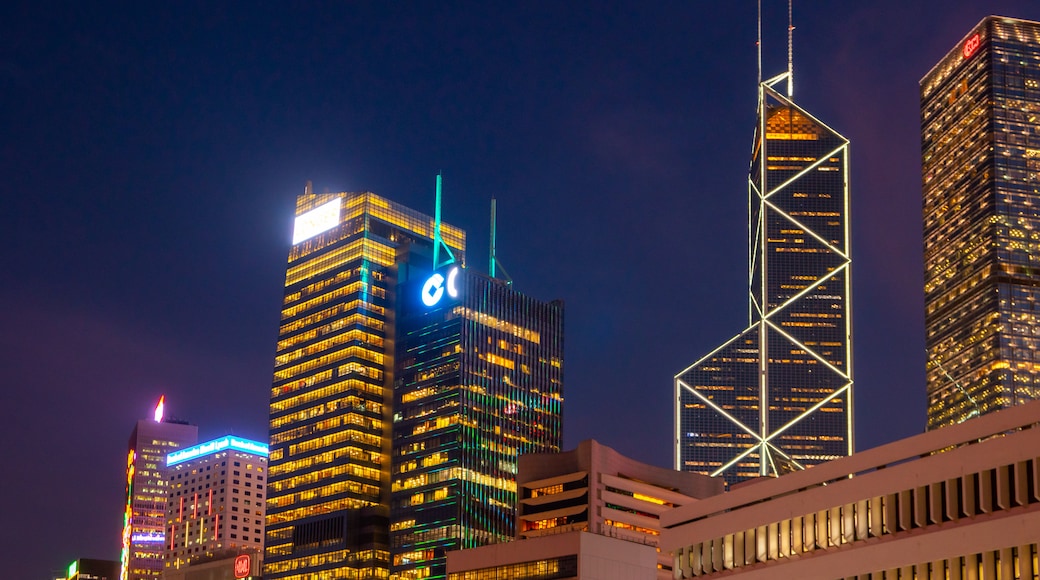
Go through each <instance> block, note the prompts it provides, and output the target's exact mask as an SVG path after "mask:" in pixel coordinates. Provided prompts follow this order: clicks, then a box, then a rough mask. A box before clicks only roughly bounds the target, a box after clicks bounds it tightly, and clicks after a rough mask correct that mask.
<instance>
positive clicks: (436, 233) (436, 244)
mask: <svg viewBox="0 0 1040 580" xmlns="http://www.w3.org/2000/svg"><path fill="white" fill-rule="evenodd" d="M441 246H444V251H445V252H447V253H448V258H447V259H446V260H445V261H444V263H443V264H441V263H440V250H441ZM453 262H455V254H453V253H452V252H451V248H449V247H448V244H445V243H444V238H442V237H441V174H440V172H439V171H438V172H437V201H436V206H435V207H434V210H433V269H434V270H436V269H438V268H440V267H441V266H447V265H448V264H451V263H453Z"/></svg>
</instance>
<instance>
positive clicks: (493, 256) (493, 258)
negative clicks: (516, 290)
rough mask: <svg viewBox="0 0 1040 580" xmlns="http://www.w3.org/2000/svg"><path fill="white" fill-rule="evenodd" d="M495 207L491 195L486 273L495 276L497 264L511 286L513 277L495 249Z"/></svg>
mask: <svg viewBox="0 0 1040 580" xmlns="http://www.w3.org/2000/svg"><path fill="white" fill-rule="evenodd" d="M495 207H496V205H495V198H493V197H492V198H491V244H490V246H489V248H490V251H489V254H490V256H489V259H488V274H490V275H491V277H492V278H496V277H497V276H496V275H495V267H496V266H497V267H498V268H499V269H501V270H502V275H503V276H505V281H506V284H508V285H510V286H512V285H513V278H512V277H511V276H510V275H509V272H506V269H505V267H503V266H502V264H501V263H500V262H499V261H498V250H497V247H496V243H495V222H496V221H497V217H496V210H495Z"/></svg>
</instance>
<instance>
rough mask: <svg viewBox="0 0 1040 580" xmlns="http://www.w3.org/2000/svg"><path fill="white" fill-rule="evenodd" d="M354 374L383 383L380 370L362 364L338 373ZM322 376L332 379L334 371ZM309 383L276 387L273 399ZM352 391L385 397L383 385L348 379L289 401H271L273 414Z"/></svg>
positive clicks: (341, 368)
mask: <svg viewBox="0 0 1040 580" xmlns="http://www.w3.org/2000/svg"><path fill="white" fill-rule="evenodd" d="M361 370H363V371H364V372H359V371H361ZM352 374H353V375H358V374H360V375H362V376H366V377H369V378H371V379H372V380H376V381H381V380H382V378H383V371H381V370H379V369H373V368H371V367H365V366H363V365H361V364H360V363H350V364H349V365H343V366H341V367H339V369H338V372H337V375H338V376H341V377H342V376H346V375H352ZM321 375H322V376H323V378H332V371H331V370H328V371H324V372H323V373H321ZM315 376H318V375H315ZM308 382H310V381H298V382H297V384H286V385H282V386H279V387H275V388H273V389H272V398H273V397H275V396H278V395H281V394H285V393H291V392H293V391H297V390H301V389H305V388H307V387H308V386H309V385H301V384H299V383H308ZM351 391H358V392H360V393H366V394H371V395H378V396H379V398H380V399H381V398H382V395H383V386H382V385H381V384H372V383H371V382H368V381H362V380H359V379H347V380H345V381H340V382H338V383H333V384H331V385H327V386H324V387H322V388H320V389H307V390H306V391H304V392H303V393H301V394H299V395H297V396H295V397H292V398H289V399H280V400H277V401H271V413H276V412H280V411H285V410H287V409H292V408H293V407H297V406H299V405H303V404H306V403H310V402H312V401H317V400H319V399H325V398H328V397H331V396H333V395H338V394H342V393H349V392H351ZM366 408H367V403H366Z"/></svg>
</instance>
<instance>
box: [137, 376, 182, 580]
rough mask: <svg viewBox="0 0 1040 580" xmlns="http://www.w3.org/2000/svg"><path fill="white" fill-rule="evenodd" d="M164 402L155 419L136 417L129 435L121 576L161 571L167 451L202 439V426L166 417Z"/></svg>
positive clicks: (147, 579) (144, 576) (146, 577)
mask: <svg viewBox="0 0 1040 580" xmlns="http://www.w3.org/2000/svg"><path fill="white" fill-rule="evenodd" d="M164 406H165V397H162V398H160V399H159V404H158V405H156V408H155V413H154V416H153V418H152V419H149V420H141V421H138V422H137V426H135V427H134V430H133V432H132V433H131V434H130V445H129V447H130V450H129V452H128V453H127V456H126V506H125V509H124V513H123V536H122V550H121V552H120V559H119V566H120V567H119V578H120V580H154V579H156V578H159V577H160V576H161V575H162V571H163V560H162V556H163V549H164V545H165V542H166V534H165V529H166V498H167V495H168V491H169V488H168V485H167V481H166V479H165V477H164V475H163V474H164V472H165V469H166V456H167V454H169V453H171V452H173V451H175V450H177V449H180V448H182V447H187V446H189V445H194V444H195V442H196V441H198V437H199V428H198V427H196V426H195V425H188V424H187V423H184V422H179V421H174V420H172V419H167V418H166V417H165V415H164Z"/></svg>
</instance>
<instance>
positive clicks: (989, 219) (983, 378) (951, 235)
mask: <svg viewBox="0 0 1040 580" xmlns="http://www.w3.org/2000/svg"><path fill="white" fill-rule="evenodd" d="M921 155H922V168H921V169H922V172H923V190H924V266H925V275H924V277H925V282H924V291H925V331H926V347H927V357H928V360H927V385H928V386H927V391H928V428H929V429H934V428H936V427H941V426H943V425H949V424H953V423H959V422H961V421H963V420H965V419H967V418H970V417H974V416H975V415H979V414H985V413H989V412H992V411H995V410H998V409H1002V408H1004V407H1009V406H1012V405H1017V404H1020V403H1022V402H1025V401H1030V400H1033V399H1036V398H1040V350H1038V341H1040V316H1038V313H1040V23H1037V22H1028V21H1024V20H1015V19H1010V18H1001V17H996V16H990V17H987V18H985V19H983V20H982V22H980V23H979V24H978V25H976V26H975V27H974V28H972V30H971V31H970V32H969V33H968V34H967V36H965V37H964V38H963V39H961V41H960V42H958V43H957V45H956V46H954V48H953V49H952V50H951V51H950V52H949V53H948V54H947V55H946V56H945V57H943V59H942V60H941V61H939V63H938V64H937V65H936V66H935V67H934V68H933V69H932V70H931V71H930V72H929V73H928V74H927V75H925V77H924V78H923V79H922V80H921Z"/></svg>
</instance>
